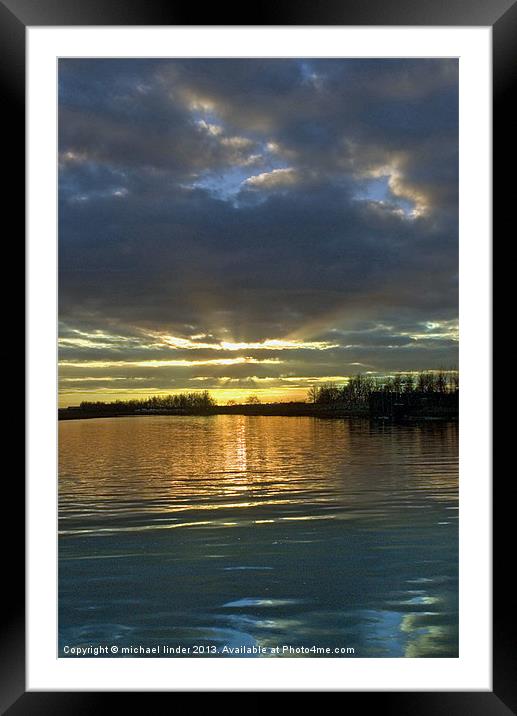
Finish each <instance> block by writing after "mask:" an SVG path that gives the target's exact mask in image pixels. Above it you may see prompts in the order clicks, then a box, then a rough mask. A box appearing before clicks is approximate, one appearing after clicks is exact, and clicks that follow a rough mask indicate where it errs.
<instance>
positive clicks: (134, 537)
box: [59, 415, 458, 656]
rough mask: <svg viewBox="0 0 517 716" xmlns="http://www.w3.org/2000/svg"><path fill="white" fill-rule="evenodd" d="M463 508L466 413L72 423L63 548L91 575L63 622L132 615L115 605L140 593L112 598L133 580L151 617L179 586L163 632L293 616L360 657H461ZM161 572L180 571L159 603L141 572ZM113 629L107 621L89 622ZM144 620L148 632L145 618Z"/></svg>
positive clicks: (62, 482) (308, 634)
mask: <svg viewBox="0 0 517 716" xmlns="http://www.w3.org/2000/svg"><path fill="white" fill-rule="evenodd" d="M457 507H458V431H457V425H454V424H436V425H422V426H418V425H411V426H396V425H391V424H382V423H380V424H375V423H370V422H368V421H348V420H319V419H313V418H308V417H299V418H296V417H290V418H283V417H261V416H254V417H248V416H224V415H220V416H210V417H186V416H181V417H166V416H163V417H158V416H155V417H142V418H117V419H96V420H80V421H67V422H60V424H59V529H60V535H61V547H60V558H61V560H62V561H61V564H62V565H63V567H62V569H64V567H66V569H67V570H70V574H71V575H72V574H73V575H75V576H74V577H73V581H70V582H68V581H67V579H68V578H67V576H66V574H68V572H67V573H64V572H63V571H61V576H60V579H61V580H62V582H61V587H60V588H61V591H62V597H61V605H62V606H61V607H60V609H61V612H62V616H61V625H62V628H63V629H64V632H65V633H66V635H67V637H66V638H67V639H70V638H71V637H72V636H73V634H74V633H77V634H79V633H80V634H84V628H85V627H84V626H82V627H81V626H80V623H81V621H80V620H81V619H83V618H84V617H82V616H81V615H82V614H83V612H84V610H93V611H94V612H95V613H97V610H99V609H100V610H101V612H102V609H103V610H104V612H105V613H106V614H108V613H109V614H110V624H111V623H112V622H116V623H118V622H120V620H121V617H120V614H119V613H118V612H117V611H116V609H115V606H114V605H115V604H116V603H119V602H120V600H122V602H123V601H124V599H125V597H124V598H122V596H121V597H120V598H119V602H117V600H114V597H113V595H114V594H118V591H119V590H121V589H126V590H127V589H128V587H127V585H128V583H130V584H132V585H133V586H132V587H131V588H132V589H133V590H134V595H133V600H134V602H135V603H137V604H141V610H142V614H141V619H143V621H144V622H145V623H147V621H146V620H149V619H155V617H154V616H153V614H154V611H153V610H155V609H156V603H160V600H161V599H165V600H166V602H164V604H163V605H162V606H161V609H162V611H163V613H164V614H167V620H168V621H167V622H166V625H165V624H161V626H160V628H161V629H162V631H163V630H172V631H171V634H172V635H173V636H174V638H175V639H176V640H177V639H180V640H181V639H187V636H186V634H187V632H185V628H186V627H185V628H184V626H181V625H182V624H183V625H184V622H185V620H187V623H188V622H189V620H190V621H191V622H192V626H191V627H190V631H188V630H187V631H188V633H194V625H196V624H197V626H196V627H195V629H197V630H198V631H197V632H196V633H199V634H204V636H205V638H210V639H213V640H215V641H217V639H219V638H220V639H222V640H223V641H224V640H225V639H229V638H230V636H231V635H233V636H231V638H232V639H235V640H237V641H239V639H240V640H242V639H245V640H248V642H249V643H260V644H274V643H276V641H278V639H279V638H280V637H281V636H282V638H283V639H284V640H285V639H286V638H287V635H286V634H285V631H286V630H288V629H291V633H290V634H289V635H288V636H289V639H290V642H292V641H293V639H294V640H296V639H298V642H299V643H302V644H303V643H305V642H306V641H307V640H312V641H313V642H314V643H318V640H320V641H321V640H323V641H329V640H332V639H334V638H336V635H339V634H341V637H340V640H341V642H342V641H343V639H345V638H348V639H352V640H353V639H355V641H356V642H357V643H358V645H359V647H360V648H361V645H362V649H363V651H362V653H359V654H357V655H358V656H361V655H363V656H379V655H380V656H398V655H406V656H436V655H452V656H454V655H455V654H456V651H457V585H456V582H457V561H456V560H457V520H458V513H457ZM155 564H156V567H155V566H153V565H155ZM164 564H165V565H170V566H168V567H167V569H165V567H164ZM74 565H82V567H81V571H80V572H77V574H76V572H75V569H76V568H75V566H74ZM101 565H107V568H108V567H109V569H108V572H107V573H106V576H103V575H104V572H103V571H102V570H101ZM124 565H126V566H124ZM132 565H134V566H132ZM159 565H160V566H159ZM173 565H177V567H173ZM180 568H181V569H182V570H183V572H182V574H183V576H182V578H181V580H182V581H179V582H178V579H177V578H176V577H174V574H175V572H174V569H180ZM77 569H79V567H77ZM129 569H130V570H132V571H131V572H130V573H129V574H130V575H131V577H130V581H129V582H128V579H129V576H128V574H127V573H126V571H127V570H129ZM153 569H156V570H158V571H157V572H156V575H157V578H158V577H159V580H163V579H166V580H167V579H170V580H171V581H170V583H169V582H166V586H165V587H164V586H163V585H162V586H161V587H160V591H159V592H156V594H155V596H154V597H153V600H154V601H152V605H154V606H151V603H150V606H149V607H148V606H146V604H147V603H146V601H145V599H144V598H143V596H142V594H144V593H147V592H148V590H149V589H151V591H152V587H150V586H149V578H150V577H149V576H147V577H146V578H145V581H144V582H142V583H141V584H140V582H139V580H138V578H137V575H138V574H139V573H140V572H142V573H144V572H145V574H148V571H149V570H153ZM164 569H165V571H164ZM85 570H86V571H85ZM99 570H101V571H99ZM110 570H111V571H110ZM113 570H114V572H113ZM135 570H136V571H135ZM167 570H172V571H170V576H169V577H164V574H165V575H167V574H169V572H167ZM119 572H120V579H119V578H117V577H116V575H117V574H118V573H119ZM99 575H101V576H99ZM135 575H136V576H135ZM70 579H71V577H70ZM77 580H79V581H80V582H82V580H86V581H85V584H84V585H83V588H82V589H83V591H82V592H81V594H80V596H79V593H78V592H77V589H76V588H75V586H74V588H73V589H72V586H70V589H68V585H69V584H70V585H72V584H74V585H75V584H76V582H77ZM99 580H100V582H99ZM103 580H106V581H105V583H104V581H103ZM200 582H201V583H202V584H204V585H205V587H204V588H203V590H202V592H200V591H199V588H198V584H199V583H200ZM99 583H100V584H105V587H103V588H104V589H105V592H102V589H101V587H99ZM93 584H95V585H97V586H96V587H95V590H94V591H93V592H92V596H91V597H88V594H89V590H92V589H93V587H90V586H89V585H93ZM139 584H140V586H139ZM160 584H161V581H160ZM208 584H209V585H210V586H209V587H207V586H206V585H208ZM124 585H125V586H124ZM180 586H181V588H180ZM99 590H101V591H100V592H99ZM152 593H153V594H154V592H152ZM99 594H104V597H101V596H99ZM99 600H100V601H101V607H102V608H101V607H100V606H99V605H98V603H97V602H98V601H99ZM83 602H84V603H83ZM172 603H173V604H175V605H176V606H175V607H174V609H176V610H177V611H172V612H170V609H171V606H170V605H171V604H172ZM166 605H168V606H166ZM147 609H150V610H151V611H150V612H148V611H147ZM265 609H266V610H267V611H268V615H267V618H266V615H265V614H264V611H263V610H265ZM81 610H82V611H81ZM112 612H113V613H112ZM271 612H274V613H271ZM63 615H64V616H63ZM180 615H183V616H180ZM103 618H104V619H105V620H106V619H107V618H108V617H107V616H104V617H103ZM124 618H125V619H126V621H127V622H128V623H132V621H131V620H132V619H134V618H135V617H133V616H131V615H125V617H124ZM156 618H157V617H156ZM76 620H79V621H76ZM178 620H179V621H178ZM176 622H177V625H176V626H174V625H175V624H176ZM289 625H290V626H289ZM126 626H127V625H126ZM102 628H104V627H102V622H96V621H95V620H94V621H93V622H92V625H91V633H90V632H89V633H90V636H91V637H92V638H93V636H92V635H94V634H96V635H97V637H99V638H100V635H101V633H102V632H101V631H99V630H100V629H102ZM111 628H114V627H113V626H112V627H111ZM117 628H118V627H117ZM132 628H133V630H134V633H135V634H139V633H140V631H139V630H140V629H141V623H140V622H138V623H136V624H133V626H132ZM74 629H75V630H76V631H74ZM106 629H107V627H106ZM96 630H97V631H96ZM182 630H183V631H182ZM124 633H125V632H124ZM181 634H183V636H181V637H180V636H178V635H181ZM210 634H211V635H212V636H210ZM218 634H219V636H217V635H218ZM229 635H230V636H229ZM347 635H348V636H347ZM171 638H172V637H171ZM288 643H289V642H288ZM352 645H353V644H352Z"/></svg>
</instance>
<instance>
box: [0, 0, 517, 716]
mask: <svg viewBox="0 0 517 716" xmlns="http://www.w3.org/2000/svg"><path fill="white" fill-rule="evenodd" d="M246 12H247V15H244V14H243V15H239V16H238V17H236V15H235V11H234V9H233V8H232V9H230V7H229V6H227V7H221V6H218V5H216V4H213V5H211V6H210V5H209V6H207V7H206V8H203V10H202V11H200V10H199V8H198V7H196V6H194V5H193V4H189V3H181V2H174V1H172V2H171V1H169V2H168V1H167V0H75V1H74V2H72V0H0V48H2V62H1V63H0V87H1V88H2V94H1V95H0V96H2V97H3V100H4V112H3V115H4V116H3V120H4V125H5V130H4V131H5V133H6V135H5V136H8V137H10V143H11V144H12V146H14V147H16V149H17V151H16V161H15V162H13V163H12V165H11V167H10V174H9V181H10V193H11V202H10V206H11V207H16V208H17V209H19V215H20V216H23V215H24V208H22V204H23V207H24V187H25V176H24V161H23V156H24V146H25V135H24V126H25V31H26V28H27V27H29V26H31V27H34V26H77V25H91V26H95V25H146V26H154V25H183V26H184V25H200V24H202V25H205V26H206V25H216V26H217V25H220V26H221V25H261V26H268V25H320V26H321V25H348V26H358V25H362V26H364V25H366V26H368V25H371V26H375V25H377V26H379V25H384V26H386V25H388V26H389V25H391V26H397V25H400V26H491V27H492V30H493V137H494V154H493V157H494V163H493V167H494V179H495V181H494V195H493V207H494V216H497V217H498V221H499V222H500V225H501V226H502V222H503V221H505V211H506V212H509V211H510V207H511V206H512V201H511V199H513V196H512V197H510V192H512V193H513V186H512V184H513V183H512V182H509V181H507V180H506V179H505V180H503V176H504V177H506V172H505V169H507V170H510V169H513V167H514V166H515V163H513V164H512V160H513V158H514V157H515V149H514V148H513V149H512V141H511V134H510V132H511V131H512V130H513V124H514V121H515V120H514V119H513V117H514V115H513V114H512V112H511V111H510V101H511V96H510V95H511V90H512V78H513V77H512V71H513V74H517V73H516V72H515V69H514V68H515V63H516V55H517V52H516V46H517V42H516V39H517V0H490V1H489V0H485V1H484V2H482V1H480V0H448V2H446V3H445V2H442V1H441V0H419V2H415V1H414V0H368V1H366V0H351V1H350V2H346V3H345V2H341V3H338V2H337V0H334V1H332V0H330V1H325V0H323V1H320V2H317V3H314V2H313V3H310V2H309V1H308V0H298V2H294V1H293V0H275V2H274V3H271V4H270V5H269V6H267V7H265V6H263V5H261V6H257V5H252V6H248V7H246ZM200 17H202V18H203V22H202V23H199V22H198V20H199V18H200ZM236 20H237V21H236ZM510 123H512V126H511V125H510ZM22 212H23V213H22ZM506 218H507V219H509V214H508V216H507V217H506ZM508 226H512V224H511V223H509V224H508ZM18 241H19V242H20V245H23V240H22V237H21V236H20V238H19V239H18ZM4 482H5V483H7V482H8V481H7V480H5V481H4ZM495 487H496V488H497V489H495V490H494V512H493V519H494V526H495V529H494V561H493V564H494V592H493V607H494V610H493V691H491V692H486V691H479V692H476V691H470V692H457V691H455V692H444V693H440V692H382V693H379V692H345V693H344V694H343V696H342V698H344V701H342V702H341V707H342V708H343V707H344V708H345V709H351V708H355V709H357V708H358V707H359V708H361V707H362V708H364V707H365V706H367V707H370V708H375V709H379V710H382V711H383V712H385V713H393V714H397V715H398V716H404V715H405V714H408V715H409V714H411V716H417V715H418V716H419V715H422V716H426V715H427V714H429V715H431V714H433V715H434V714H463V713H469V714H471V715H472V716H474V715H476V714H483V715H484V716H485V715H489V714H490V715H494V716H498V715H499V714H500V715H501V716H503V715H505V714H511V713H517V688H516V686H515V684H516V679H515V674H516V673H517V669H516V668H515V666H516V664H515V649H514V641H513V639H512V630H511V629H510V628H509V625H508V611H509V607H510V608H511V605H509V601H508V592H507V573H508V565H507V564H506V563H505V560H506V559H508V558H507V557H506V558H505V554H508V552H507V548H506V547H505V545H508V544H511V532H510V530H511V524H512V521H511V519H510V518H509V517H507V516H506V515H505V513H504V510H505V507H506V509H508V507H507V505H508V503H509V502H510V496H509V495H508V497H506V494H505V493H506V491H507V490H509V488H510V480H508V481H507V483H506V484H505V483H504V482H503V483H501V484H497V483H495ZM4 490H5V491H6V492H7V493H8V494H7V495H6V496H5V498H4V499H5V503H4V504H8V505H16V506H17V509H16V515H17V517H18V524H20V525H21V524H23V517H22V512H23V509H24V508H23V506H24V504H25V496H24V484H23V481H22V479H18V480H14V479H13V480H11V479H10V480H9V484H4ZM4 539H5V538H4ZM9 552H10V553H11V556H13V557H14V559H13V566H12V569H11V574H10V577H9V588H8V589H6V588H4V589H3V590H2V592H3V597H4V599H5V600H6V602H5V603H6V606H7V609H5V608H4V614H6V615H7V618H6V619H5V620H4V623H3V624H2V632H1V637H2V638H1V640H0V670H1V673H0V711H1V712H2V713H8V714H9V715H10V716H18V715H22V714H23V716H29V715H30V714H39V715H40V716H41V715H43V714H53V715H54V714H59V713H63V714H77V715H80V714H90V713H94V712H95V713H98V712H99V711H102V710H104V709H105V710H108V709H109V710H110V711H112V710H113V709H114V708H117V709H118V708H119V707H120V703H119V701H118V697H120V696H130V698H131V700H132V707H133V708H134V707H136V708H138V705H139V704H140V703H141V704H142V706H144V702H143V700H141V699H143V698H145V699H146V702H145V708H149V701H148V697H149V695H150V694H149V693H148V692H145V693H144V694H143V695H141V694H140V693H129V694H128V693H127V692H116V693H112V692H103V693H94V692H84V693H83V692H49V691H45V692H43V691H42V692H26V691H25V608H24V602H25V593H24V584H25V579H24V566H23V565H24V562H25V555H24V534H23V531H22V530H21V529H20V530H19V531H18V533H17V536H16V539H15V540H13V543H12V544H11V545H10V546H9ZM154 695H157V694H153V696H154ZM158 695H159V694H158ZM161 695H162V696H164V695H165V696H166V697H168V698H169V699H170V697H171V694H161ZM115 696H117V704H116V705H115V700H114V697H115ZM359 697H360V703H358V699H359ZM365 699H367V701H366V702H365ZM218 703H221V702H220V701H218ZM255 703H257V704H259V705H260V703H263V701H262V696H261V695H260V696H259V700H258V702H257V701H256V702H255ZM225 708H227V704H225Z"/></svg>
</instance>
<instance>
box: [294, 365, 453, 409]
mask: <svg viewBox="0 0 517 716" xmlns="http://www.w3.org/2000/svg"><path fill="white" fill-rule="evenodd" d="M458 390H459V373H458V371H456V370H438V371H422V372H420V373H416V374H415V373H406V374H397V375H395V376H389V377H385V378H380V377H374V376H370V375H362V374H358V375H356V376H354V377H353V378H350V380H349V381H348V383H346V384H345V385H336V384H335V383H323V384H322V385H320V386H316V385H313V386H311V388H310V389H309V391H308V393H307V399H308V401H309V402H310V403H317V404H322V405H329V404H332V403H341V404H345V405H354V406H355V405H367V404H368V403H369V400H370V396H371V395H372V393H375V392H384V393H392V394H403V393H407V394H409V393H420V394H422V393H424V394H429V395H439V394H446V393H456V392H457V391H458Z"/></svg>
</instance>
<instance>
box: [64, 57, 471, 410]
mask: <svg viewBox="0 0 517 716" xmlns="http://www.w3.org/2000/svg"><path fill="white" fill-rule="evenodd" d="M59 360H60V368H59V386H60V405H75V404H78V403H79V402H81V401H82V400H106V401H111V400H125V399H128V398H134V397H137V398H144V397H147V396H150V395H154V394H169V393H177V392H184V391H192V390H205V389H206V390H209V391H210V392H211V394H212V395H213V396H214V397H215V398H216V400H218V402H223V403H224V402H226V401H227V400H230V399H232V400H241V399H242V400H244V399H246V397H248V396H249V395H257V396H258V397H259V398H260V399H261V400H263V401H266V400H271V401H279V400H299V399H303V398H304V397H305V396H306V393H307V390H308V388H309V387H310V386H311V385H318V384H321V383H323V382H329V381H332V382H335V383H344V382H346V380H347V378H348V377H350V376H352V375H355V374H357V373H365V374H366V373H368V374H371V375H379V376H383V375H388V374H393V373H396V372H400V371H403V372H408V371H417V370H429V369H438V368H452V367H456V366H457V364H458V62H457V60H454V59H429V60H423V59H401V60H394V59H371V60H370V59H331V60H328V59H284V60H278V59H238V60H237V59H232V60H226V59H181V60H175V59H159V60H151V59H149V60H147V59H142V60H140V59H122V60H118V59H105V60H96V59H61V60H60V61H59Z"/></svg>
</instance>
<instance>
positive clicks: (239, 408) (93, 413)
mask: <svg viewBox="0 0 517 716" xmlns="http://www.w3.org/2000/svg"><path fill="white" fill-rule="evenodd" d="M386 412H387V411H386ZM163 415H166V416H211V415H244V416H278V417H315V418H373V419H378V420H390V419H397V420H401V419H403V420H410V421H414V420H457V418H458V411H457V408H456V409H455V408H454V406H453V407H452V409H451V407H448V409H445V410H444V409H441V408H439V407H437V406H432V407H431V406H430V409H427V410H422V409H419V410H416V411H411V412H410V413H407V414H402V415H395V414H393V413H391V414H390V413H388V412H387V414H385V415H384V414H381V413H373V412H372V411H371V410H370V408H369V406H364V407H361V408H359V407H355V408H353V409H350V408H347V407H346V406H329V405H317V404H312V403H269V404H268V403H264V404H259V405H217V406H213V407H210V408H207V409H205V410H181V409H172V410H166V409H156V410H153V409H148V410H131V411H127V412H125V411H122V410H119V411H117V410H85V409H83V408H80V407H68V408H59V410H58V419H59V420H87V419H95V418H128V417H140V418H141V417H148V416H163Z"/></svg>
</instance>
